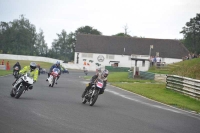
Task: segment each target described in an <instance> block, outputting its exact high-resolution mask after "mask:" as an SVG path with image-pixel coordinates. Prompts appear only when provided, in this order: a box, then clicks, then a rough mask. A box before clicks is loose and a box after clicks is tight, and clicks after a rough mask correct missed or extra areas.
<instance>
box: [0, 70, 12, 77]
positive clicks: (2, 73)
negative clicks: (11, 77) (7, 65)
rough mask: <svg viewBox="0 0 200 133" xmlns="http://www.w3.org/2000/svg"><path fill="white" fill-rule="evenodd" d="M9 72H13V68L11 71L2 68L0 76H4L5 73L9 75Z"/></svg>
mask: <svg viewBox="0 0 200 133" xmlns="http://www.w3.org/2000/svg"><path fill="white" fill-rule="evenodd" d="M8 74H12V70H10V71H6V70H0V76H4V75H8Z"/></svg>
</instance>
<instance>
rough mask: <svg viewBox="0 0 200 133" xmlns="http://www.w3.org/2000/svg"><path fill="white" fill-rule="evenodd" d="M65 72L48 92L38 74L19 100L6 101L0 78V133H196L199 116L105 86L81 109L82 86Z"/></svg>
mask: <svg viewBox="0 0 200 133" xmlns="http://www.w3.org/2000/svg"><path fill="white" fill-rule="evenodd" d="M69 72H70V73H69V74H62V75H61V78H60V79H59V80H58V84H57V85H55V86H54V87H53V88H52V87H49V86H48V82H46V81H45V80H46V78H47V75H44V74H41V75H40V76H39V80H38V82H36V83H35V84H34V87H33V90H30V91H27V92H26V93H24V94H22V96H21V97H20V98H19V99H15V98H12V97H10V90H11V84H12V83H13V81H14V77H13V76H12V75H9V76H4V77H0V133H200V116H199V115H197V114H193V113H190V112H186V111H182V110H179V109H176V108H173V107H169V106H166V105H163V104H160V103H158V102H154V101H151V100H148V99H146V98H143V97H141V96H138V95H135V94H133V93H130V92H127V91H124V90H121V89H120V88H116V87H113V86H110V85H108V86H107V89H106V91H105V93H104V94H103V95H100V96H99V98H98V100H97V102H96V103H95V105H94V106H92V107H91V106H89V105H88V103H86V104H82V103H81V94H82V92H83V90H84V88H85V85H86V83H87V82H88V81H86V80H84V79H83V78H81V76H84V73H83V72H82V71H69ZM92 74H93V73H90V72H89V75H92Z"/></svg>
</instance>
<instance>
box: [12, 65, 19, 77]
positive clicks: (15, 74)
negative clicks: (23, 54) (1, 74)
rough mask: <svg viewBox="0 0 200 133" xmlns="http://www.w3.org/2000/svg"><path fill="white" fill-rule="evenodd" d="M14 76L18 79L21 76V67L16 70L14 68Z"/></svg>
mask: <svg viewBox="0 0 200 133" xmlns="http://www.w3.org/2000/svg"><path fill="white" fill-rule="evenodd" d="M13 75H14V77H15V78H16V79H17V78H18V76H19V67H18V66H16V67H15V68H14V73H13Z"/></svg>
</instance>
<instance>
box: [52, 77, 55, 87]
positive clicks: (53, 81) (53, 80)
mask: <svg viewBox="0 0 200 133" xmlns="http://www.w3.org/2000/svg"><path fill="white" fill-rule="evenodd" d="M55 80H56V78H54V77H53V79H52V84H51V87H53V86H54V83H55Z"/></svg>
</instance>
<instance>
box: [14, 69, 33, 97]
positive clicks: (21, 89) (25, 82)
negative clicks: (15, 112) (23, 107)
mask: <svg viewBox="0 0 200 133" xmlns="http://www.w3.org/2000/svg"><path fill="white" fill-rule="evenodd" d="M33 82H34V81H33V78H32V77H31V76H30V73H25V74H24V75H22V76H21V77H20V78H19V79H17V81H16V83H19V84H18V85H17V86H16V88H14V87H13V88H12V90H11V92H10V96H11V97H15V98H16V99H18V98H19V97H20V96H21V95H22V93H25V91H28V89H29V86H31V85H33Z"/></svg>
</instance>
